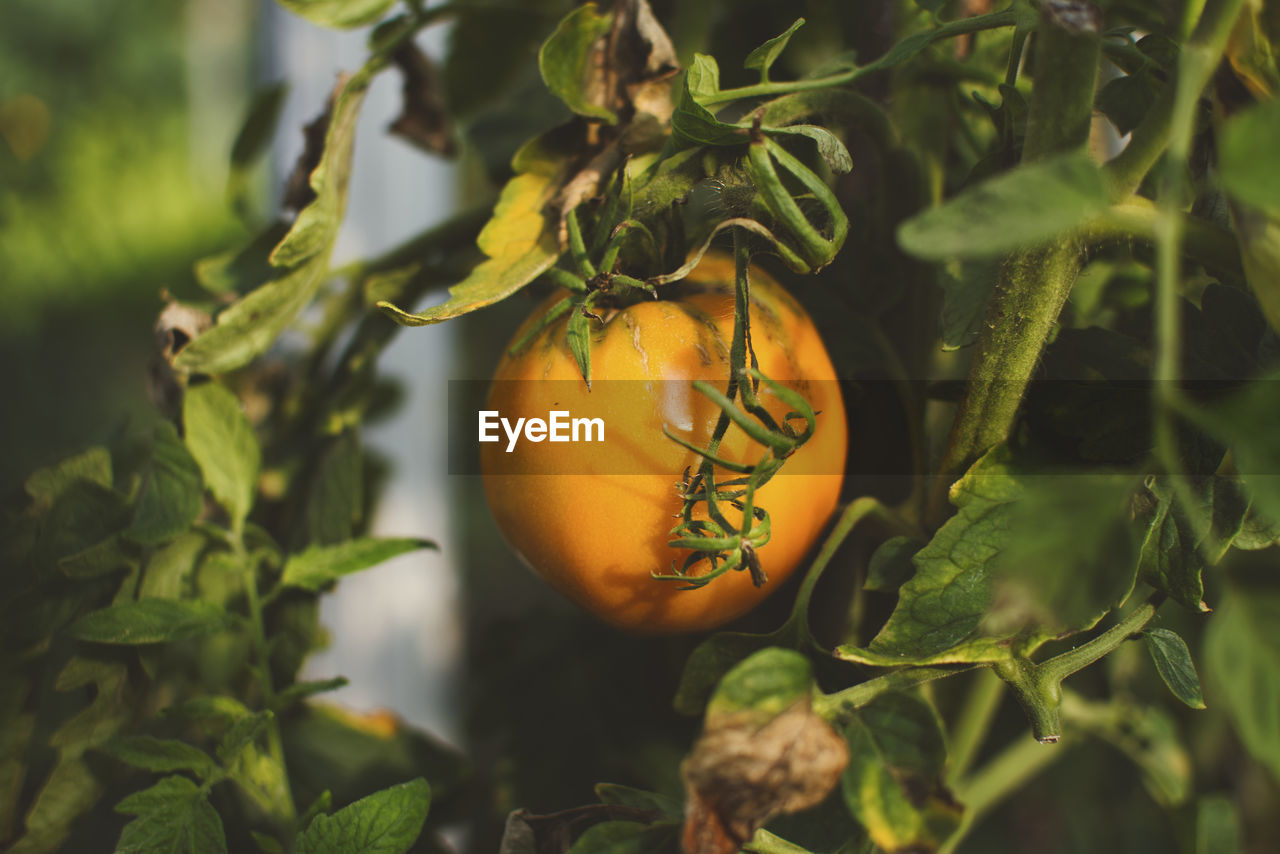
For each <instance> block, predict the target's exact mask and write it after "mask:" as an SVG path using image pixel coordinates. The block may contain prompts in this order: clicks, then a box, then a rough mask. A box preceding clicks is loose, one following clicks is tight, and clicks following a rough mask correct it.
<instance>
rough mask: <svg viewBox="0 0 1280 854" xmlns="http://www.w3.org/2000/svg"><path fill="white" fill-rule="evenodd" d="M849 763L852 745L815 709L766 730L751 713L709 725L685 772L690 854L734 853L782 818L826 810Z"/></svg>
mask: <svg viewBox="0 0 1280 854" xmlns="http://www.w3.org/2000/svg"><path fill="white" fill-rule="evenodd" d="M848 761H849V751H848V748H847V746H846V744H845V740H844V739H843V738H841V737H840V735H839V734H838V733H836V732H835V730H833V729H832V728H831V727H830V725H828V724H827V722H826V721H824V720H823V719H822V718H821V717H819V716H818V715H817V714H816V713H815V712H814V711H813V709H811V708H810V707H809V705H808V703H797V704H796V705H794V706H792V707H791V708H789V709H787V710H786V711H784V712H783V713H782V714H780V715H778V716H776V717H774V718H772V719H771V720H769V721H768V722H767V723H765V724H764V725H763V726H761V725H758V721H757V720H756V716H755V715H753V714H752V713H750V712H745V713H742V714H733V715H726V716H723V717H718V718H715V719H713V720H712V721H709V722H708V729H707V730H706V731H705V732H703V734H702V737H701V738H699V739H698V742H697V744H695V745H694V748H693V752H692V753H690V755H689V758H688V759H686V760H685V762H684V764H683V765H682V766H681V774H682V776H683V778H684V783H685V795H686V801H687V803H686V814H685V825H684V833H683V836H682V838H681V843H682V845H683V847H684V851H685V854H732V852H736V851H738V850H739V849H740V848H741V847H742V845H744V844H745V843H746V842H747V840H749V839H750V838H751V837H752V836H753V835H754V834H755V832H756V830H758V829H759V828H761V827H763V826H764V825H765V824H766V823H767V822H768V821H769V820H770V819H771V818H773V817H774V816H776V815H779V814H782V813H790V812H799V811H801V810H805V809H808V808H810V807H813V806H816V805H817V804H819V803H821V802H822V800H823V799H824V798H826V796H827V795H828V794H829V793H830V792H831V790H832V789H833V788H835V786H836V785H837V784H838V783H839V782H840V775H841V773H842V772H843V771H844V768H845V765H846V764H848Z"/></svg>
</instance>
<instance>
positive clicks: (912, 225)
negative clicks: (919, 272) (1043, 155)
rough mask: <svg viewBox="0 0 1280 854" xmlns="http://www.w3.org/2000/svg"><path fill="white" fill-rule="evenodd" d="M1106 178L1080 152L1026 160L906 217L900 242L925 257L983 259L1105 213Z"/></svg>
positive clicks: (1038, 239)
mask: <svg viewBox="0 0 1280 854" xmlns="http://www.w3.org/2000/svg"><path fill="white" fill-rule="evenodd" d="M1108 203H1109V197H1108V193H1107V186H1106V182H1105V180H1104V179H1103V176H1102V172H1101V171H1100V170H1099V169H1098V167H1097V165H1096V164H1095V163H1094V162H1093V161H1092V160H1090V159H1089V157H1088V156H1087V155H1084V154H1066V155H1060V156H1058V157H1054V158H1051V159H1047V160H1041V161H1037V162H1035V163H1030V164H1025V165H1022V166H1019V167H1017V168H1016V169H1013V170H1010V171H1009V172H1005V173H1001V174H1000V175H997V176H996V177H994V178H990V179H988V180H986V181H984V182H982V183H981V184H979V185H977V186H975V187H970V188H969V189H967V190H965V191H964V192H962V193H960V194H959V195H958V196H956V197H955V198H953V199H951V200H949V201H947V202H945V203H944V204H942V205H941V206H940V207H936V208H931V209H929V210H927V211H924V212H923V213H920V214H917V215H916V216H914V217H912V218H911V219H909V220H907V221H906V222H904V223H903V224H902V225H901V226H900V227H899V229H898V244H899V245H900V246H901V247H902V248H903V250H904V251H906V252H909V253H910V254H912V255H915V256H916V257H918V258H923V259H926V260H931V261H944V260H948V259H952V258H975V259H976V258H989V257H994V256H998V255H1003V254H1005V253H1008V252H1011V251H1013V250H1016V249H1019V248H1025V247H1027V246H1029V245H1035V244H1037V243H1042V242H1045V241H1047V240H1051V239H1053V238H1055V237H1058V236H1059V235H1061V234H1064V233H1065V232H1067V231H1070V230H1071V229H1073V228H1075V227H1077V226H1079V225H1081V224H1083V223H1084V222H1085V221H1086V220H1088V219H1089V218H1090V217H1092V216H1096V215H1097V214H1100V213H1102V212H1103V211H1104V210H1106V208H1107V205H1108Z"/></svg>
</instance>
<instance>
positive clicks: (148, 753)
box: [102, 735, 214, 780]
mask: <svg viewBox="0 0 1280 854" xmlns="http://www.w3.org/2000/svg"><path fill="white" fill-rule="evenodd" d="M102 749H103V750H104V751H106V753H107V754H108V755H110V756H111V757H112V758H114V759H117V760H119V761H120V762H123V763H125V764H126V765H132V766H133V767H134V768H141V769H143V770H144V771H158V772H165V771H191V772H192V773H194V774H195V775H196V776H197V777H199V778H200V779H202V780H203V779H205V778H206V777H208V776H209V775H210V774H211V773H213V770H214V762H213V757H212V756H210V755H209V754H207V753H205V752H204V751H203V750H201V749H200V748H198V747H195V746H194V745H190V744H187V743H186V742H185V741H178V740H176V739H172V738H165V739H161V738H154V737H152V736H149V735H131V736H125V737H122V738H117V739H113V740H112V741H109V742H107V743H106V744H105V745H104V746H103V748H102Z"/></svg>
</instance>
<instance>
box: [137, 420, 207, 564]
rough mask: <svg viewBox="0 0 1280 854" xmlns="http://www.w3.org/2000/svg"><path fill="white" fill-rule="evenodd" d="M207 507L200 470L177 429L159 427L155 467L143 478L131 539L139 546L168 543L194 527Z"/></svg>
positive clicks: (163, 424) (164, 424) (166, 425)
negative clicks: (201, 512) (193, 523)
mask: <svg viewBox="0 0 1280 854" xmlns="http://www.w3.org/2000/svg"><path fill="white" fill-rule="evenodd" d="M203 507H204V482H203V479H202V478H201V476H200V466H199V465H198V464H197V463H196V461H195V458H194V457H192V456H191V452H190V451H188V450H187V447H186V445H184V444H183V443H182V440H181V439H180V438H178V430H177V428H176V427H174V426H173V424H172V423H171V422H169V421H162V422H160V424H158V425H157V426H156V431H155V442H154V444H153V445H152V449H151V465H150V467H149V468H148V470H147V473H146V475H145V476H144V477H143V481H142V492H141V494H140V495H139V497H138V503H137V506H136V508H135V510H134V515H133V524H132V525H130V526H129V530H128V532H127V533H128V536H129V538H130V539H131V540H134V541H136V542H139V543H146V544H155V543H161V542H164V541H165V540H168V539H170V538H171V537H174V536H176V535H178V534H180V533H182V532H183V531H185V530H186V529H187V528H189V527H191V523H192V522H194V521H195V519H196V517H197V516H198V515H200V510H201V509H202V508H203Z"/></svg>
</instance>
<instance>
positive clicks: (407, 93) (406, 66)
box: [389, 41, 456, 157]
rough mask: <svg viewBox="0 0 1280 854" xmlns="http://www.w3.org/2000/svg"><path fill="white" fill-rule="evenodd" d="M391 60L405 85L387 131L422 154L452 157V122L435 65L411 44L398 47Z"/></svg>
mask: <svg viewBox="0 0 1280 854" xmlns="http://www.w3.org/2000/svg"><path fill="white" fill-rule="evenodd" d="M391 59H392V61H393V62H394V63H395V64H396V67H397V68H399V69H400V73H401V75H402V76H403V78H404V85H403V86H402V87H401V97H402V98H403V104H402V106H401V108H400V115H399V116H397V117H396V120H395V121H394V122H392V123H391V126H390V128H389V130H390V131H391V132H392V133H394V134H396V135H397V136H399V137H401V138H402V139H404V140H406V141H407V142H409V143H411V144H413V145H415V146H417V147H418V148H421V149H422V150H423V151H427V152H430V153H431V154H439V155H441V156H442V157H452V156H453V154H454V152H455V150H456V140H455V139H454V135H453V122H452V121H451V120H450V116H449V110H448V108H447V107H446V106H445V102H444V91H443V88H442V81H441V80H440V76H439V74H437V72H436V68H435V64H434V63H432V61H431V58H430V57H428V56H427V55H426V54H424V53H423V52H422V51H421V50H419V49H418V46H417V45H416V44H414V43H413V42H412V41H406V42H405V43H404V44H402V45H400V47H399V48H397V49H396V51H395V53H393V54H392V55H391Z"/></svg>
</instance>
